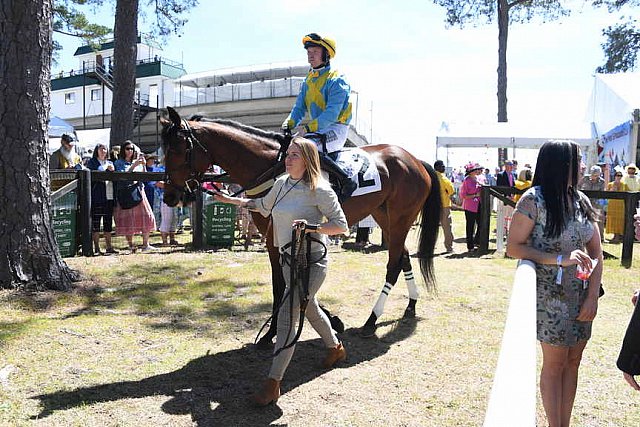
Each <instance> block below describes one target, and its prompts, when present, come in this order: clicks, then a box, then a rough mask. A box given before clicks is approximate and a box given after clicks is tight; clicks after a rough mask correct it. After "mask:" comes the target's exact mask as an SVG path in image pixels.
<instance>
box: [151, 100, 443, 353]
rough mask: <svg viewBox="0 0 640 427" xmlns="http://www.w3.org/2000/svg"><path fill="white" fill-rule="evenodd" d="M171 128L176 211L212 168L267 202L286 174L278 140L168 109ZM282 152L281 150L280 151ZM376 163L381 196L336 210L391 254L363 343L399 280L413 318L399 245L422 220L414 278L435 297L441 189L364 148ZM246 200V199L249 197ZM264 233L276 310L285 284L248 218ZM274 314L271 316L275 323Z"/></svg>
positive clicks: (398, 157) (412, 293) (401, 162)
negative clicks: (368, 227) (367, 229)
mask: <svg viewBox="0 0 640 427" xmlns="http://www.w3.org/2000/svg"><path fill="white" fill-rule="evenodd" d="M167 110H168V113H169V120H166V119H162V125H163V129H162V140H163V148H164V153H165V166H166V173H167V179H166V180H165V193H164V201H165V203H166V204H167V205H169V206H175V205H176V204H177V203H178V202H179V201H180V199H181V197H182V196H183V194H184V193H185V192H191V191H193V190H195V189H196V188H197V187H198V186H199V180H200V178H201V177H202V174H203V173H204V172H205V171H206V170H207V169H208V167H209V166H210V165H211V164H216V165H218V166H220V167H221V168H222V169H224V170H225V171H226V172H227V173H228V174H229V178H230V180H231V181H232V182H235V183H238V184H240V185H242V186H243V187H244V188H245V189H246V190H248V192H247V194H250V195H253V197H258V196H260V195H263V194H266V192H267V191H268V189H269V185H268V183H269V182H272V181H273V178H274V177H275V176H276V175H277V174H279V173H281V172H282V171H283V170H284V166H283V162H282V161H281V160H282V159H281V157H282V153H283V152H284V151H286V147H284V145H285V144H286V139H285V137H284V136H283V135H280V134H276V133H273V132H266V131H262V130H260V129H256V128H252V127H249V126H245V125H242V124H239V123H236V122H233V121H229V120H213V119H202V118H199V119H197V120H189V121H187V120H183V119H182V118H181V117H180V116H179V114H178V113H177V112H176V111H175V110H174V109H173V108H171V107H167ZM283 147H284V148H283ZM362 149H363V150H364V151H366V152H367V153H369V154H370V155H371V157H372V158H373V160H374V161H375V163H376V166H377V168H378V172H379V174H380V179H381V184H382V189H381V190H380V191H378V192H374V193H369V194H363V195H360V196H355V197H351V198H349V199H347V200H345V201H344V202H343V203H342V209H343V211H344V213H345V215H346V217H347V221H348V223H349V225H352V224H355V223H356V222H358V221H360V220H361V219H363V218H365V217H366V216H368V215H369V214H371V215H372V216H373V218H374V219H375V220H376V222H377V223H378V225H380V227H381V228H382V231H383V234H384V236H385V238H386V243H387V246H388V248H389V258H388V262H387V266H386V271H387V273H386V276H385V283H384V285H383V288H382V291H381V293H380V295H379V297H378V300H377V301H376V303H375V305H374V307H373V310H372V312H371V315H370V316H369V318H368V319H367V321H366V322H365V324H364V326H363V327H362V335H363V336H372V335H374V334H375V330H376V322H377V320H378V318H379V317H380V316H381V315H382V313H383V311H384V305H385V302H386V299H387V295H388V294H389V292H390V291H391V289H392V288H393V286H394V285H395V284H396V282H397V280H398V276H399V275H400V271H403V272H404V277H405V282H406V284H407V288H408V292H409V304H408V306H407V308H406V310H405V313H404V317H414V316H415V305H416V301H417V299H418V287H417V285H416V282H415V279H414V276H413V271H412V269H411V261H410V259H409V252H408V250H407V248H406V246H405V240H406V237H407V234H408V232H409V230H410V229H411V226H412V225H413V224H414V222H415V221H416V219H417V217H418V215H421V221H420V232H419V238H418V257H419V261H420V270H421V272H422V276H423V278H424V281H425V285H426V287H427V289H428V290H435V276H434V271H433V256H434V247H435V243H436V239H437V237H438V226H439V220H440V187H439V182H438V177H437V175H436V173H435V171H434V170H433V168H432V167H431V166H430V165H429V164H427V163H425V162H422V161H420V160H418V159H416V158H415V157H414V156H412V155H411V154H410V153H408V152H407V151H405V150H404V149H402V148H400V147H398V146H393V145H386V144H382V145H370V146H365V147H362ZM250 197H251V196H250ZM254 221H255V223H256V225H257V226H258V228H259V229H260V231H261V232H262V233H266V234H267V250H268V251H269V259H270V262H271V272H272V282H273V306H274V310H275V308H276V307H277V306H278V304H279V302H280V300H281V299H282V295H283V292H284V289H285V281H284V278H283V277H282V272H281V269H280V268H279V265H278V259H279V253H278V249H277V248H276V247H275V246H274V245H273V237H272V236H271V233H267V231H268V219H265V218H263V217H262V216H261V215H254ZM275 314H277V313H274V315H275ZM276 322H277V318H275V317H274V322H272V324H271V325H270V328H269V331H268V332H267V334H266V335H265V336H263V337H262V338H261V340H260V343H259V344H262V345H265V344H270V343H271V342H272V340H273V337H274V336H275V335H276V325H275V324H276Z"/></svg>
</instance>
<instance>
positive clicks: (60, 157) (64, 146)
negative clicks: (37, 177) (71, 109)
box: [49, 133, 82, 169]
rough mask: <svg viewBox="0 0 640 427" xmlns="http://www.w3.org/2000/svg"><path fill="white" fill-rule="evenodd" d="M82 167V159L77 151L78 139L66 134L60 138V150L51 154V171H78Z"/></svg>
mask: <svg viewBox="0 0 640 427" xmlns="http://www.w3.org/2000/svg"><path fill="white" fill-rule="evenodd" d="M81 166H82V158H81V157H80V155H79V154H78V152H77V150H76V139H75V138H74V137H73V135H69V134H68V133H65V134H63V135H62V137H61V138H60V148H58V149H57V150H56V151H54V152H53V153H52V154H51V159H50V160H49V169H76V168H78V167H81Z"/></svg>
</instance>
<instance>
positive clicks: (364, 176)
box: [331, 147, 382, 197]
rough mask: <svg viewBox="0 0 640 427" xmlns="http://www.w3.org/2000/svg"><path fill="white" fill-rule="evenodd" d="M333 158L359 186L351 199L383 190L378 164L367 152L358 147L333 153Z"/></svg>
mask: <svg viewBox="0 0 640 427" xmlns="http://www.w3.org/2000/svg"><path fill="white" fill-rule="evenodd" d="M331 157H333V158H334V160H335V162H336V163H337V164H338V165H339V166H340V167H341V168H342V170H343V171H345V172H346V173H347V175H348V176H349V178H351V180H352V181H353V182H355V183H356V185H357V186H358V187H357V188H356V189H355V191H354V192H353V194H352V195H351V197H355V196H361V195H363V194H369V193H374V192H376V191H380V190H381V189H382V181H381V180H380V173H379V172H378V168H377V167H376V162H375V161H374V160H373V158H372V157H371V155H370V154H369V153H367V152H366V151H364V150H362V149H360V148H357V147H349V148H345V149H343V150H342V151H339V152H335V153H331Z"/></svg>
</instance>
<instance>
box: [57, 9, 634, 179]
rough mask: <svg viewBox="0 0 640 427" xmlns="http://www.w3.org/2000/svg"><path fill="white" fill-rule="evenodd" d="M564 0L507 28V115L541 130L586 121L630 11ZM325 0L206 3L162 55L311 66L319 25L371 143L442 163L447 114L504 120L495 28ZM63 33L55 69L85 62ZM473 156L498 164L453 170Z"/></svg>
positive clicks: (104, 18) (101, 14) (209, 66)
mask: <svg viewBox="0 0 640 427" xmlns="http://www.w3.org/2000/svg"><path fill="white" fill-rule="evenodd" d="M564 3H565V4H568V5H570V8H571V9H572V11H573V12H572V14H571V16H569V17H563V18H561V19H560V20H558V21H555V22H550V23H544V22H542V20H541V19H539V18H536V19H534V20H533V21H532V22H530V23H527V24H512V25H511V26H510V28H509V41H508V52H507V63H508V92H507V96H508V105H507V108H508V115H509V121H512V122H525V121H535V122H536V123H539V125H540V126H545V122H547V123H549V122H553V123H557V122H571V123H573V122H578V121H588V120H587V119H588V118H587V117H586V110H587V105H588V99H589V96H590V93H591V89H592V86H593V78H594V77H593V76H594V70H595V68H596V67H597V66H598V65H601V64H602V63H603V62H604V54H603V52H602V48H601V44H602V43H603V42H604V37H603V36H602V29H603V28H605V27H606V26H608V25H612V24H614V23H615V22H616V21H618V20H619V19H620V17H621V16H622V13H620V12H618V13H615V14H609V13H607V11H606V9H598V10H594V9H592V8H591V7H590V6H588V5H584V2H583V1H580V0H574V1H566V2H564ZM141 4H146V1H144V0H142V1H141ZM238 4H241V5H242V6H241V7H239V6H238ZM321 4H322V8H320V4H319V3H318V4H312V5H310V4H309V3H307V2H301V1H299V0H270V1H264V0H244V1H242V2H241V3H236V2H213V1H210V0H200V4H199V5H198V6H197V7H196V9H194V10H193V12H192V13H190V15H189V17H188V19H189V21H188V22H187V24H186V25H185V27H184V28H183V31H182V34H181V35H180V36H179V37H178V36H175V35H174V36H172V37H171V38H170V39H168V41H167V43H166V44H163V46H162V47H163V56H165V57H167V58H170V59H174V60H177V61H179V62H182V63H183V64H184V66H185V69H186V70H187V72H188V73H194V72H201V71H208V70H214V69H220V68H228V67H239V66H248V65H254V64H268V63H280V62H298V63H304V62H305V60H306V54H305V52H304V50H303V48H302V45H301V39H302V36H304V35H305V34H307V33H310V32H316V33H319V34H321V35H330V36H332V37H333V38H334V39H335V40H336V42H337V53H336V57H335V59H334V60H332V66H333V67H334V68H338V69H339V70H340V71H342V72H343V73H344V74H345V76H346V78H347V79H348V81H349V83H350V84H351V87H352V89H353V90H355V91H357V92H358V97H359V102H358V108H359V111H358V115H359V116H360V117H366V118H369V119H370V120H369V121H370V123H371V125H370V126H366V128H367V129H366V130H364V132H363V133H365V136H367V138H369V140H370V141H371V142H373V143H391V144H398V145H401V146H403V147H405V148H407V149H408V150H409V151H411V152H412V153H413V154H415V155H417V156H418V157H420V158H422V159H425V160H427V161H434V160H435V158H436V157H437V156H439V157H442V156H443V153H442V152H441V151H438V152H437V153H436V148H435V135H436V133H437V132H438V130H439V127H440V125H441V123H442V122H458V123H466V122H474V123H477V122H495V121H497V97H496V91H497V72H496V69H497V61H498V30H497V24H486V25H479V26H477V27H473V26H468V27H465V28H464V29H459V28H447V27H446V25H445V22H444V19H445V10H444V9H443V8H441V7H439V6H436V5H434V4H433V3H432V2H429V1H425V0H405V1H402V2H389V1H382V0H348V1H345V0H341V1H338V0H325V1H323V2H322V3H321ZM627 15H629V12H627ZM113 16H114V12H113V11H112V10H111V8H110V7H109V6H105V7H103V8H101V9H100V10H97V11H96V12H95V14H94V15H93V17H94V18H95V19H96V20H97V21H99V22H100V23H103V24H104V25H112V24H113V22H112V21H113ZM146 25H148V24H144V23H141V25H140V30H141V31H144V30H145V26H146ZM147 28H148V27H147ZM55 37H56V39H57V40H59V41H60V42H61V43H62V45H63V47H64V51H63V53H62V55H61V57H60V63H59V65H58V66H56V67H54V72H55V71H60V70H69V69H71V68H74V67H77V64H76V61H75V59H73V58H72V55H73V52H74V50H75V49H76V47H77V46H78V41H77V40H75V39H73V38H71V37H63V36H58V35H56V36H55ZM518 155H519V156H520V155H522V156H524V155H525V153H523V152H522V151H521V152H519V153H518ZM527 156H529V157H530V156H533V157H535V153H533V154H532V153H528V154H527ZM470 160H474V161H480V162H481V163H483V164H485V165H486V166H489V167H492V166H494V165H495V164H497V157H496V156H495V154H494V153H493V152H490V150H487V149H482V148H480V149H462V150H456V153H455V155H452V158H451V162H452V163H454V164H452V165H451V166H459V165H462V164H464V163H466V162H467V161H470ZM524 160H525V161H526V160H528V158H527V159H524Z"/></svg>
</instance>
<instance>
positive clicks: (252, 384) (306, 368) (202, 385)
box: [31, 318, 420, 426]
mask: <svg viewBox="0 0 640 427" xmlns="http://www.w3.org/2000/svg"><path fill="white" fill-rule="evenodd" d="M418 321H420V319H418V318H416V319H408V320H400V321H389V322H386V323H382V324H381V326H384V325H389V324H393V327H392V328H391V330H390V331H389V332H388V333H387V334H385V335H384V336H382V337H380V338H379V339H366V338H361V337H360V335H359V330H357V329H348V330H346V331H345V333H344V334H341V337H340V338H341V339H342V341H343V342H344V344H345V347H346V348H347V352H348V358H347V360H346V361H345V362H343V363H342V364H340V365H339V366H338V367H336V369H347V368H349V367H352V366H356V365H358V364H359V363H362V362H365V361H370V360H373V359H376V358H378V357H381V356H383V355H384V354H386V353H387V351H388V350H389V349H390V348H391V347H392V346H393V345H394V344H395V343H398V342H400V341H403V340H405V339H407V338H409V337H410V336H411V335H413V333H414V332H415V330H416V327H417V322H418ZM324 351H325V350H324V345H323V343H322V342H321V340H320V339H315V340H310V341H304V342H301V343H299V344H298V345H297V348H296V351H295V354H294V357H293V360H292V362H291V364H290V365H289V369H288V370H287V375H286V378H285V380H284V382H283V383H282V393H283V397H281V399H286V398H287V392H289V391H291V390H293V389H295V388H296V387H298V386H300V385H302V384H306V383H308V382H310V381H313V380H314V379H316V378H317V377H319V376H321V375H322V374H323V373H324V372H326V371H324V370H322V369H320V368H317V367H316V366H317V365H318V362H319V361H320V359H321V358H322V357H323V356H324ZM267 356H268V354H267V353H263V352H259V351H257V350H256V349H255V347H253V346H245V347H242V348H239V349H236V350H230V351H226V352H222V353H217V354H206V355H204V356H202V357H199V358H197V359H193V360H191V361H190V362H189V363H187V364H186V365H185V366H183V367H182V368H180V369H178V370H175V371H173V372H169V373H166V374H161V375H156V376H152V377H149V378H145V379H142V380H139V381H124V382H117V383H111V384H102V385H97V386H92V387H83V388H78V389H76V390H72V391H58V392H54V393H49V394H43V395H39V396H33V397H32V398H33V399H38V400H40V403H41V405H42V410H41V412H40V413H39V414H38V415H34V416H32V417H31V419H42V418H45V417H47V416H49V415H51V414H53V413H54V412H55V411H61V410H66V409H72V408H76V407H79V406H85V405H92V404H95V403H100V402H112V401H118V400H122V399H129V398H144V397H152V396H158V395H164V396H168V397H169V399H168V400H167V401H166V402H164V403H163V404H162V406H161V408H162V411H163V412H165V413H167V414H173V415H187V414H188V415H190V416H191V419H192V421H193V422H194V424H195V425H198V426H210V425H255V426H263V425H264V426H266V425H270V424H271V423H272V422H273V421H275V420H277V419H278V418H280V416H281V415H282V410H281V409H280V408H279V407H278V406H277V405H270V406H268V407H266V408H254V407H253V406H252V405H251V404H250V402H249V400H248V398H249V396H250V395H251V394H252V393H253V392H255V391H256V390H257V389H258V387H259V386H260V385H261V384H262V381H263V380H264V378H265V373H266V372H267V371H268V367H269V365H270V363H271V359H267V358H266V357H267Z"/></svg>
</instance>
